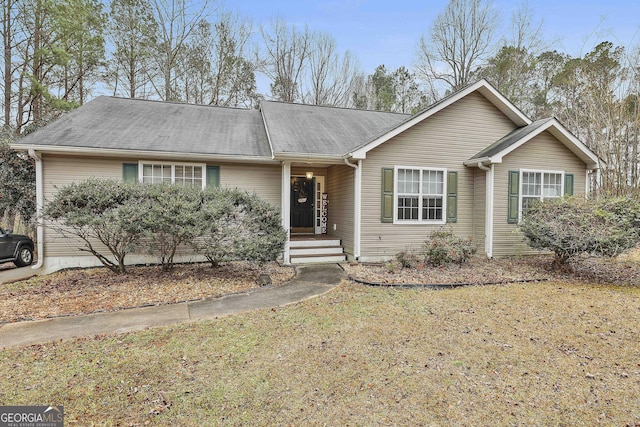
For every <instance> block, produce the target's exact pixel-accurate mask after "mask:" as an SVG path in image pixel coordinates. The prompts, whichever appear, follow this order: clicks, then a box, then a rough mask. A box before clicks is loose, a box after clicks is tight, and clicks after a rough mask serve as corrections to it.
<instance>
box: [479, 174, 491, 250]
mask: <svg viewBox="0 0 640 427" xmlns="http://www.w3.org/2000/svg"><path fill="white" fill-rule="evenodd" d="M478 168H480V170H483V171H485V172H486V178H485V181H486V182H485V185H486V190H485V193H486V195H485V203H486V206H485V219H484V221H485V225H484V227H485V242H484V251H485V253H486V254H487V258H492V257H493V163H491V165H490V166H489V167H487V166H485V165H484V164H483V163H482V162H478Z"/></svg>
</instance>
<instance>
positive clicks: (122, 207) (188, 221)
mask: <svg viewBox="0 0 640 427" xmlns="http://www.w3.org/2000/svg"><path fill="white" fill-rule="evenodd" d="M44 214H45V218H48V219H49V220H50V224H51V227H53V228H55V229H56V230H58V231H59V232H60V233H62V234H63V235H64V236H72V237H75V238H77V239H79V240H80V241H81V242H83V246H81V247H80V250H81V251H86V252H89V253H91V254H93V255H94V256H96V257H97V258H98V259H99V260H100V262H101V263H102V264H103V265H105V266H106V267H108V268H109V269H111V270H112V271H113V272H115V273H125V272H126V267H125V258H126V256H127V254H129V253H131V252H133V251H137V252H140V250H141V249H142V248H143V246H144V247H145V248H146V249H147V251H148V252H150V253H153V254H156V255H158V257H159V260H160V264H161V265H162V267H163V269H165V270H171V269H172V267H173V260H174V257H175V255H176V251H177V250H178V247H179V246H180V245H184V244H191V245H192V246H193V247H194V248H195V249H196V252H197V253H198V254H201V255H203V256H205V257H206V258H207V259H208V260H209V261H210V262H211V263H212V265H214V266H215V265H217V264H218V263H220V262H224V261H231V260H251V261H270V260H274V259H276V258H277V256H278V255H279V254H280V253H281V251H282V248H283V246H284V241H285V238H286V232H285V230H284V229H283V228H282V225H281V219H280V211H279V209H277V208H275V207H273V206H271V205H269V204H268V203H267V202H265V201H264V200H261V199H260V198H259V197H258V196H256V195H252V194H249V193H246V192H243V191H240V190H230V189H216V190H208V191H203V190H202V189H200V188H192V187H183V186H176V185H138V184H125V183H122V182H119V181H115V180H104V179H89V180H86V181H83V182H80V183H73V184H70V185H68V186H66V187H63V188H61V189H60V190H59V191H58V193H57V194H56V195H55V196H54V198H53V200H51V201H50V202H49V203H48V204H47V206H46V208H45V212H44ZM96 242H100V243H102V245H104V247H105V248H106V250H105V249H103V247H102V245H96Z"/></svg>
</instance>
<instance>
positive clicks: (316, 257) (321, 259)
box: [289, 237, 347, 264]
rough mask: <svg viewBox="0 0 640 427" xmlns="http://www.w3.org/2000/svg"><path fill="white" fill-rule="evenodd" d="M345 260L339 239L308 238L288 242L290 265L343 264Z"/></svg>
mask: <svg viewBox="0 0 640 427" xmlns="http://www.w3.org/2000/svg"><path fill="white" fill-rule="evenodd" d="M346 259H347V258H346V255H345V253H344V249H343V248H342V244H341V242H340V239H331V238H329V239H328V238H313V237H310V238H308V239H293V240H291V241H290V242H289V262H291V264H319V263H330V262H344V261H346Z"/></svg>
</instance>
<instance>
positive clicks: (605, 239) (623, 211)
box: [518, 197, 640, 265]
mask: <svg viewBox="0 0 640 427" xmlns="http://www.w3.org/2000/svg"><path fill="white" fill-rule="evenodd" d="M639 219H640V203H639V202H638V200H636V199H634V198H631V197H623V198H620V197H618V198H603V199H601V200H585V199H584V198H578V197H567V198H557V199H556V198H554V199H547V200H545V201H543V202H536V203H532V204H531V205H530V206H529V207H528V208H527V210H526V212H524V213H523V215H522V221H521V222H520V225H519V227H518V229H519V230H520V231H521V232H522V233H523V234H524V236H525V238H526V239H527V242H528V244H529V246H531V247H532V248H534V249H542V250H549V251H552V252H553V253H554V254H555V262H556V264H558V265H564V264H566V263H567V262H568V261H569V260H570V259H572V258H574V257H576V256H578V255H581V254H595V255H602V256H609V257H612V256H616V255H619V254H621V253H622V252H624V251H626V250H627V249H630V248H632V247H635V246H636V245H637V244H638V241H639V235H638V225H640V220H639Z"/></svg>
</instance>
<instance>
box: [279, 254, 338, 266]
mask: <svg viewBox="0 0 640 427" xmlns="http://www.w3.org/2000/svg"><path fill="white" fill-rule="evenodd" d="M346 260H347V257H346V255H345V254H344V253H342V254H325V255H303V256H291V258H290V260H289V261H290V262H291V264H319V263H329V262H345V261H346Z"/></svg>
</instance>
